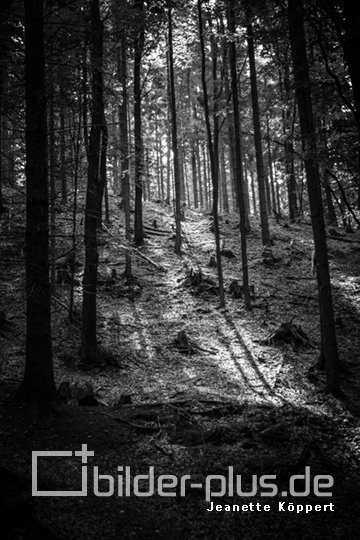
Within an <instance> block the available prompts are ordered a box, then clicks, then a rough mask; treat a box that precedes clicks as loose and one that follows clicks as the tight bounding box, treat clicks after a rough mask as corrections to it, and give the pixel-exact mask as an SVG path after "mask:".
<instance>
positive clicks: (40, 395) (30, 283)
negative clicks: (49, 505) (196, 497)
mask: <svg viewBox="0 0 360 540" xmlns="http://www.w3.org/2000/svg"><path fill="white" fill-rule="evenodd" d="M25 80H26V98H25V99H26V131H25V138H26V360H25V374H24V378H23V381H22V383H21V386H20V388H19V392H18V397H19V400H21V401H25V402H27V403H30V404H31V406H32V407H33V414H34V415H35V416H42V415H43V414H47V413H48V412H49V411H50V410H51V409H52V408H53V407H54V406H56V405H57V404H58V403H59V400H58V397H57V392H56V388H55V382H54V374H53V359H52V341H51V319H50V298H51V297H50V283H49V224H48V218H49V201H48V180H47V151H46V148H47V144H46V138H47V129H46V95H45V60H44V27H43V2H42V0H33V1H32V2H30V1H25Z"/></svg>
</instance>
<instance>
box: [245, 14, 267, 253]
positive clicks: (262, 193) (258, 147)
mask: <svg viewBox="0 0 360 540" xmlns="http://www.w3.org/2000/svg"><path fill="white" fill-rule="evenodd" d="M247 40H248V51H249V64H250V83H251V101H252V109H253V121H254V137H255V155H256V169H257V177H258V187H259V206H260V222H261V234H262V243H263V246H265V247H266V248H268V250H269V249H270V231H269V219H268V209H267V205H266V178H265V170H264V160H263V151H262V141H261V124H260V110H259V98H258V89H257V78H256V64H255V46H254V33H253V28H252V24H251V22H248V24H247ZM264 253H265V252H264ZM269 255H270V257H269ZM269 259H272V256H271V250H270V254H269V253H267V255H266V260H269Z"/></svg>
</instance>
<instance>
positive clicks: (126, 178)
mask: <svg viewBox="0 0 360 540" xmlns="http://www.w3.org/2000/svg"><path fill="white" fill-rule="evenodd" d="M126 50H127V49H126V39H125V34H122V36H121V51H120V67H121V69H120V79H121V81H120V82H121V89H122V104H121V111H120V151H121V171H122V183H121V184H122V191H123V193H122V195H123V201H124V212H125V238H126V240H127V243H128V244H130V242H131V222H130V174H129V167H130V163H129V135H128V104H127V102H128V95H127V79H128V77H127V55H126ZM131 262H132V261H131V253H130V251H129V250H126V254H125V272H124V274H125V277H126V278H128V279H129V278H131V277H132V268H131Z"/></svg>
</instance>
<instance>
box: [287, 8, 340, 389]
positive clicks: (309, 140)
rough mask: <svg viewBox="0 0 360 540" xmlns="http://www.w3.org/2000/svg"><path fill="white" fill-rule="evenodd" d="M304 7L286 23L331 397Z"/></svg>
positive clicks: (333, 379)
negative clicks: (287, 25)
mask: <svg viewBox="0 0 360 540" xmlns="http://www.w3.org/2000/svg"><path fill="white" fill-rule="evenodd" d="M303 9H304V8H303V5H302V0H289V2H288V22H289V34H290V43H291V53H292V61H293V70H294V78H295V84H296V90H295V91H296V99H297V104H298V110H299V120H300V129H301V137H302V141H303V148H304V151H305V156H304V160H305V171H306V178H307V187H308V195H309V203H310V211H311V221H312V228H313V235H314V244H315V261H316V277H317V283H318V292H319V308H320V329H321V343H322V355H323V356H324V359H325V366H326V386H327V391H328V392H330V393H331V394H333V395H334V396H340V395H341V394H342V391H341V389H340V384H339V379H338V374H337V365H338V363H339V355H338V348H337V341H336V331H335V322H334V311H333V302H332V295H331V284H330V272H329V261H328V252H327V245H326V231H325V222H324V211H323V204H322V197H321V185H320V174H319V168H318V164H317V160H316V153H317V143H316V134H315V124H314V117H313V110H312V102H311V93H310V77H309V66H308V59H307V53H306V41H305V30H304V16H303Z"/></svg>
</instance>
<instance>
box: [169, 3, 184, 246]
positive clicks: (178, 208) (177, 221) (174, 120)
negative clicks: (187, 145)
mask: <svg viewBox="0 0 360 540" xmlns="http://www.w3.org/2000/svg"><path fill="white" fill-rule="evenodd" d="M168 29H169V36H168V40H169V80H170V87H169V94H170V111H171V135H172V150H173V159H174V180H175V253H176V254H177V255H180V254H181V217H182V215H181V214H182V212H181V193H180V162H179V146H178V135H177V117H176V96H175V81H174V58H173V35H172V15H171V7H169V8H168Z"/></svg>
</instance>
